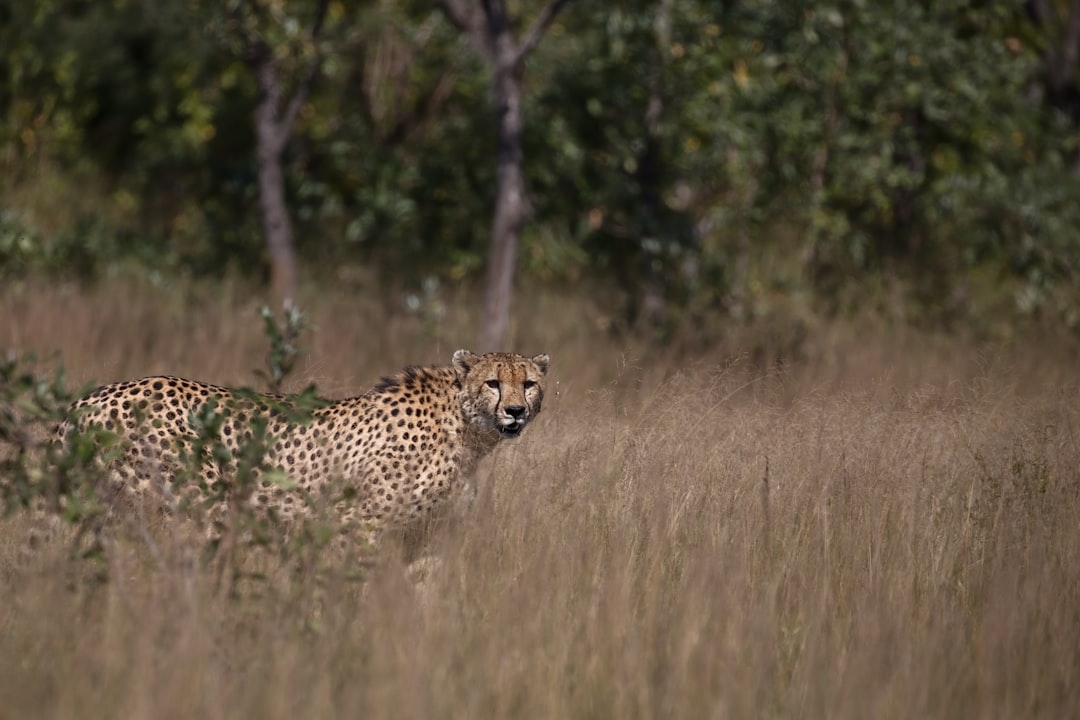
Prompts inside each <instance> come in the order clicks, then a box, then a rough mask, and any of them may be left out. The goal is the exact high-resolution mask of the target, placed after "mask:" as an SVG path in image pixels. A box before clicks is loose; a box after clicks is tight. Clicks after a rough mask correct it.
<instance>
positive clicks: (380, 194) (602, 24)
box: [0, 0, 1080, 329]
mask: <svg viewBox="0 0 1080 720" xmlns="http://www.w3.org/2000/svg"><path fill="white" fill-rule="evenodd" d="M1060 5H1061V3H1058V4H1056V5H1055V4H1053V3H1051V4H1050V6H1053V7H1054V8H1058V9H1060V8H1059V6H1060ZM252 8H255V9H252ZM258 8H263V10H267V8H269V6H266V7H265V8H264V7H263V5H262V4H260V3H252V4H250V5H243V4H238V3H202V2H200V3H195V4H191V3H181V2H177V1H176V0H165V1H164V2H157V3H150V4H147V3H142V2H134V0H116V2H110V3H86V2H60V1H59V0H47V1H46V2H37V3H17V2H13V1H12V0H3V1H2V2H0V23H2V24H0V44H2V47H3V51H2V52H0V71H2V74H3V80H4V83H3V85H2V86H0V99H2V100H3V102H4V106H5V107H6V108H7V112H6V114H5V115H4V116H3V117H2V118H0V137H2V138H3V139H4V140H5V142H6V143H7V145H8V148H9V149H8V150H7V160H8V161H9V162H8V165H9V169H8V170H6V174H5V180H4V182H5V183H7V184H9V185H10V186H11V188H13V189H16V190H19V191H20V192H18V193H16V194H13V195H11V196H10V197H11V198H12V199H8V197H7V196H5V198H4V199H3V201H2V202H3V205H2V206H0V212H2V213H3V214H2V215H0V275H2V276H4V277H16V276H19V275H21V274H24V273H31V272H39V271H47V272H54V273H55V272H63V273H72V272H74V273H78V274H81V275H82V276H83V277H85V278H88V279H89V278H93V277H95V276H97V275H99V274H100V273H101V272H102V270H103V269H107V268H110V267H112V266H113V265H115V264H116V263H121V262H123V263H127V264H135V265H139V266H144V267H150V268H153V269H155V270H158V271H160V270H167V271H173V270H177V269H182V270H186V271H189V272H191V273H193V274H197V275H202V274H213V273H220V272H222V271H225V270H228V269H231V268H233V269H234V268H242V269H243V270H244V271H245V272H247V273H250V274H254V275H256V276H260V275H264V274H265V264H266V261H265V258H264V251H263V246H262V240H261V236H260V231H259V222H258V217H257V212H258V210H257V203H256V201H255V199H256V187H255V183H256V177H257V174H256V159H255V158H254V142H253V130H252V111H253V108H254V103H255V101H256V90H255V88H256V84H255V82H254V80H253V78H252V76H251V72H250V68H249V67H248V65H247V64H245V57H244V51H243V47H242V44H238V43H237V37H238V32H239V30H238V28H241V26H242V28H246V31H250V30H251V28H255V29H256V30H258V31H259V32H260V33H261V37H262V39H263V40H265V41H266V42H267V43H269V44H270V46H271V47H272V48H273V50H274V52H275V57H278V58H279V59H280V62H281V64H282V67H284V68H286V69H289V68H295V67H300V66H302V65H303V63H304V62H305V61H306V58H308V57H310V54H311V48H309V47H307V46H306V45H305V44H304V43H305V40H304V38H305V37H307V36H306V35H305V31H304V30H303V29H304V28H305V27H306V23H308V21H309V20H310V17H309V16H310V13H311V11H312V9H311V7H310V4H303V3H294V2H283V3H275V4H274V5H273V11H272V12H269V11H268V12H262V11H260V10H258ZM1059 14H1060V13H1059ZM1063 42H1066V38H1065V36H1064V35H1063V33H1062V32H1061V31H1060V28H1056V27H1051V26H1050V25H1047V24H1045V23H1040V22H1039V21H1038V20H1037V19H1035V18H1033V17H1031V16H1029V15H1028V14H1026V13H1025V12H1024V9H1023V8H1022V7H1021V6H1020V5H1016V4H1000V3H997V4H995V3H989V4H986V3H977V2H973V0H948V1H947V2H935V3H928V2H915V3H908V2H899V1H890V2H885V3H868V2H863V1H862V0H846V1H843V2H832V3H817V2H815V3H810V2H774V1H768V2H755V3H708V2H699V1H696V0H694V1H691V2H640V1H637V0H635V1H634V2H630V3H622V4H620V5H619V6H618V7H607V6H603V7H601V6H596V5H593V4H590V3H570V4H568V5H567V7H566V9H565V11H564V13H563V14H562V15H560V16H559V18H558V19H557V20H556V23H555V25H554V26H553V27H552V28H551V31H550V32H549V33H548V34H547V36H546V37H545V39H544V41H543V42H542V43H540V45H539V46H538V47H537V49H536V51H535V52H534V53H533V54H532V55H530V57H529V58H528V61H527V62H528V64H529V68H528V73H527V77H528V81H527V86H526V91H527V97H526V108H525V144H526V147H525V153H526V170H527V175H528V180H529V184H530V187H529V189H530V196H531V200H532V203H533V214H532V217H531V220H530V222H529V224H528V225H527V227H526V231H525V235H524V238H523V247H522V258H523V266H524V269H525V270H526V271H527V272H530V273H533V274H534V275H536V276H538V277H540V278H542V279H565V278H571V279H577V278H581V277H588V278H589V279H590V280H591V281H592V282H593V283H594V284H595V286H596V288H597V290H598V291H599V293H598V294H600V296H601V297H602V298H603V299H604V301H605V302H606V303H607V304H608V305H610V306H611V307H612V308H613V309H616V310H617V311H618V312H617V313H615V314H616V316H617V317H620V318H622V321H623V322H622V324H623V325H624V326H633V325H634V324H637V323H640V322H641V321H643V320H644V321H648V322H649V323H653V324H654V325H655V326H657V327H660V328H661V329H664V328H668V329H670V328H671V327H674V326H675V325H677V324H678V323H679V322H681V321H683V320H686V319H690V320H693V321H694V323H695V326H700V325H701V321H702V320H707V319H709V318H716V317H721V318H729V317H734V318H736V319H754V318H759V317H767V316H769V315H770V314H771V313H773V312H775V307H776V306H777V304H778V302H781V301H780V298H783V299H784V300H783V301H782V302H786V303H788V304H791V305H797V306H802V308H803V309H804V310H806V309H814V310H817V311H825V312H835V311H845V310H847V309H849V308H850V306H851V305H853V304H859V303H861V302H863V301H862V298H865V297H867V296H868V295H870V296H877V295H881V290H880V288H882V287H885V288H887V295H888V297H890V298H893V299H892V300H890V301H889V302H891V303H892V305H891V306H890V307H887V308H885V309H886V310H887V311H888V312H889V313H891V314H895V315H899V316H902V317H918V318H921V321H923V322H929V323H933V324H944V325H949V324H952V323H955V322H959V321H969V320H973V319H974V320H979V319H986V318H984V317H983V316H995V317H993V318H990V319H998V320H1000V319H1005V320H1011V319H1015V318H1025V317H1028V316H1031V315H1034V314H1038V313H1044V312H1049V313H1050V314H1051V315H1054V316H1057V317H1059V318H1061V319H1063V320H1064V321H1065V322H1066V323H1067V324H1069V325H1072V326H1080V315H1078V313H1077V311H1076V309H1075V308H1076V307H1077V305H1078V303H1077V296H1076V288H1077V283H1076V272H1077V267H1078V265H1080V242H1078V241H1077V235H1076V233H1075V230H1074V229H1075V228H1076V227H1078V226H1080V209H1078V208H1080V206H1078V204H1077V203H1076V202H1074V199H1075V198H1076V197H1077V196H1078V193H1080V185H1078V182H1080V179H1078V174H1077V169H1076V162H1077V153H1078V150H1080V149H1078V147H1077V142H1076V137H1077V132H1078V125H1077V123H1078V120H1077V114H1076V113H1074V112H1071V111H1070V108H1072V107H1073V106H1072V105H1071V104H1070V100H1069V98H1070V97H1073V96H1074V95H1075V94H1076V89H1075V88H1070V87H1062V86H1060V83H1061V78H1062V77H1074V76H1075V75H1076V74H1077V73H1076V72H1072V73H1071V74H1069V73H1066V74H1064V75H1063V74H1062V73H1061V72H1060V71H1055V72H1053V73H1051V72H1049V71H1048V69H1047V67H1046V65H1047V63H1048V62H1050V60H1048V59H1047V58H1049V57H1050V56H1051V55H1054V53H1056V55H1055V57H1057V56H1060V55H1062V53H1060V52H1058V51H1059V50H1060V47H1059V46H1060V44H1061V43H1063ZM322 43H323V55H322V63H321V67H320V72H319V76H318V81H317V82H316V84H315V87H314V88H313V91H312V94H311V95H310V98H309V101H308V103H307V105H306V107H305V109H304V110H303V112H301V114H300V117H299V121H298V124H297V127H296V130H295V132H294V134H293V137H292V140H291V142H290V144H289V147H288V150H287V152H286V166H287V171H288V172H287V177H286V185H287V192H288V202H289V205H290V210H291V213H292V217H293V221H294V222H295V223H296V233H295V234H296V238H297V249H298V252H299V255H300V258H301V261H302V263H303V265H304V267H305V268H306V269H308V270H310V271H311V272H313V273H318V274H319V277H324V276H327V274H328V273H331V272H332V271H334V270H337V269H343V268H346V269H347V268H348V266H350V265H373V266H376V267H378V268H379V270H380V272H379V273H378V274H377V277H378V279H379V280H380V281H382V282H386V283H389V284H398V285H400V284H410V285H411V284H417V283H419V282H420V281H421V279H422V278H425V277H429V276H434V277H438V276H449V277H452V278H463V277H477V276H478V275H479V273H478V271H479V270H480V269H481V268H482V266H483V264H484V262H485V254H486V249H487V245H488V242H487V237H488V234H489V232H490V220H489V218H490V214H491V212H490V211H491V204H492V202H493V198H494V195H495V176H494V157H495V139H494V125H493V122H492V119H491V118H492V114H493V113H492V109H491V108H490V103H491V98H490V96H489V93H488V91H487V87H488V85H489V83H488V78H487V77H486V76H485V73H486V72H487V71H486V70H485V66H484V64H483V63H482V62H479V61H478V60H477V58H476V57H475V53H472V52H469V51H468V49H467V48H465V47H464V46H463V45H464V44H465V43H466V40H465V38H464V37H463V36H462V35H461V33H460V32H459V31H458V30H457V29H456V28H454V27H453V26H452V25H451V24H450V23H449V22H448V21H447V19H446V18H445V17H444V15H443V14H442V13H441V12H439V11H438V10H437V9H433V8H432V7H431V6H429V5H426V4H422V3H397V4H385V3H384V4H377V5H368V4H361V5H360V6H355V5H354V4H350V3H338V2H332V3H331V4H330V6H329V11H328V13H327V19H326V24H325V28H324V32H323V36H322ZM1051 51H1053V52H1051ZM1074 84H1075V83H1074ZM286 90H288V88H286ZM286 94H288V93H286ZM69 174H72V176H73V177H74V178H75V179H73V180H71V181H70V183H71V186H70V187H68V186H67V185H65V183H64V182H60V183H59V186H60V187H59V188H57V187H56V185H57V184H58V183H57V182H56V181H55V178H57V177H60V178H66V177H67V176H68V175H69ZM57 190H58V191H59V192H61V193H66V194H68V195H72V196H79V197H84V196H86V195H87V194H89V196H90V199H89V201H88V202H86V204H80V203H74V202H73V203H69V204H70V205H71V208H70V210H67V209H66V210H65V211H64V212H61V213H55V212H50V209H51V208H53V207H55V206H56V205H58V204H60V205H62V204H63V202H62V201H59V202H57V201H55V200H54V201H52V202H46V198H51V196H52V194H53V193H54V191H57ZM331 277H333V276H332V275H331ZM852 298H860V300H859V301H858V302H855V301H853V300H852ZM897 303H899V304H898V305H897Z"/></svg>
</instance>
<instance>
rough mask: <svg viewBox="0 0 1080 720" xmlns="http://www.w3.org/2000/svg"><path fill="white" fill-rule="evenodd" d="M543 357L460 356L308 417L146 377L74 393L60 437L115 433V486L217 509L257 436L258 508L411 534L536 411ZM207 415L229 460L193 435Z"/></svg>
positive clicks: (213, 389)
mask: <svg viewBox="0 0 1080 720" xmlns="http://www.w3.org/2000/svg"><path fill="white" fill-rule="evenodd" d="M548 364H549V358H548V356H547V355H546V354H540V355H535V356H533V357H525V356H522V355H518V354H515V353H486V354H481V355H477V354H474V353H472V352H470V351H468V350H458V351H457V352H455V353H454V355H453V358H452V362H451V363H450V365H446V366H432V367H418V366H410V367H407V368H406V369H404V370H403V371H401V372H399V373H397V374H395V375H390V376H387V377H384V378H383V379H382V380H380V381H379V382H378V383H377V384H376V385H375V386H374V387H373V388H371V389H370V390H368V391H366V392H364V393H363V394H361V395H359V396H356V397H352V398H349V399H345V400H340V401H337V402H324V403H322V404H321V406H316V407H315V408H314V409H312V410H309V411H307V412H304V413H300V412H297V407H296V406H297V404H298V401H297V400H296V398H294V397H288V396H282V395H262V394H256V393H252V392H250V391H238V390H230V389H228V388H224V387H219V386H216V385H209V384H205V383H201V382H195V381H192V380H185V379H182V378H178V377H168V376H160V377H148V378H144V379H142V380H135V381H129V382H119V383H114V384H111V385H105V386H103V387H101V388H99V389H97V390H95V391H94V392H92V393H91V394H89V395H87V396H86V397H84V398H83V399H81V400H79V401H77V402H76V403H75V404H74V405H73V406H72V411H71V414H70V416H69V420H68V421H67V422H66V423H65V426H64V427H62V428H61V430H60V435H61V437H62V438H64V437H70V435H71V434H72V433H77V432H85V431H87V430H89V429H95V430H97V431H105V432H106V433H110V434H112V435H115V436H116V437H117V438H118V441H119V444H118V446H117V447H118V451H117V452H116V453H114V454H113V457H112V459H111V460H109V463H108V473H107V478H108V479H107V480H106V482H105V483H104V484H105V486H106V487H107V488H108V490H109V492H111V493H112V494H113V495H114V496H115V497H128V498H139V499H145V498H147V497H152V498H154V499H155V500H156V501H158V502H162V503H163V505H164V506H165V508H166V510H168V509H169V508H176V507H178V506H180V505H181V504H182V502H184V501H189V502H190V501H192V500H196V501H198V500H207V498H210V500H209V501H208V502H207V504H208V505H211V506H215V505H216V506H217V507H218V508H220V507H221V506H222V505H223V504H225V503H227V502H228V501H229V500H230V492H234V491H235V488H234V487H233V485H232V483H233V481H234V479H235V477H236V475H237V473H238V471H239V469H240V468H241V467H242V462H243V460H242V458H243V450H244V447H245V445H247V444H250V443H252V442H253V441H254V442H261V443H263V446H262V447H263V449H264V450H265V455H264V457H263V460H262V462H261V463H257V464H256V466H254V467H249V468H247V472H248V473H249V475H248V477H253V480H252V481H251V482H249V483H248V485H247V487H248V495H247V496H246V498H244V499H243V502H246V503H249V504H250V506H251V509H252V510H254V511H255V512H261V513H266V514H272V515H273V516H274V517H276V518H278V519H280V520H281V521H284V523H286V524H288V523H292V522H294V521H296V520H297V519H300V518H304V517H309V516H310V514H311V513H312V509H313V508H314V507H316V506H317V505H318V502H314V501H313V499H315V500H320V501H321V502H322V506H323V507H324V508H330V509H332V511H333V513H334V515H336V516H337V517H338V518H339V519H340V520H341V523H342V527H349V526H351V527H357V526H359V527H364V528H367V529H368V531H369V532H377V531H380V530H382V529H385V528H388V527H398V528H402V529H404V530H408V529H409V528H411V527H415V526H417V525H419V524H422V523H424V522H425V521H428V520H431V519H434V518H435V517H436V516H438V515H439V514H440V513H441V512H443V511H444V510H445V506H447V504H448V500H449V499H451V498H452V497H453V496H454V495H455V494H456V493H460V492H462V491H463V489H466V488H469V487H471V485H470V483H471V476H472V474H473V473H474V471H475V469H476V467H477V464H478V463H479V462H480V460H481V459H483V458H484V457H485V456H486V455H488V454H489V453H490V452H491V451H492V450H493V449H494V448H495V446H496V445H498V444H499V443H500V442H501V441H503V440H506V439H510V438H516V437H518V436H519V435H521V433H522V431H523V430H524V429H525V426H526V425H528V424H529V423H530V422H531V421H532V420H533V419H535V417H536V415H537V413H539V412H540V405H541V402H542V401H543V398H544V378H545V376H546V375H547V371H548ZM207 418H209V419H210V420H216V422H217V425H215V426H213V427H214V428H215V432H216V434H217V436H218V438H219V439H220V443H218V445H219V446H223V447H224V448H225V449H226V450H227V451H228V452H227V453H226V454H225V457H224V460H222V459H221V457H220V456H219V457H218V458H217V459H216V460H215V459H214V458H213V457H211V455H212V453H211V451H210V450H209V449H207V448H206V447H202V448H200V447H199V445H198V443H197V438H198V437H199V432H203V433H205V428H206V427H207V425H206V422H207ZM200 423H202V424H201V425H200ZM200 428H201V429H200ZM199 453H201V454H202V458H201V461H200V462H195V463H194V464H193V463H192V462H191V461H190V459H191V458H192V456H193V455H194V454H199ZM238 458H239V459H238ZM193 465H194V467H195V468H196V469H195V470H192V469H191V468H192V467H193ZM185 468H187V469H186V470H185ZM215 493H217V494H216V495H215ZM214 499H216V500H217V502H214ZM233 499H235V498H233ZM188 507H190V505H188ZM215 517H216V518H218V521H219V522H220V518H221V517H223V516H222V515H221V514H220V512H219V513H218V514H217V515H214V514H213V511H211V513H210V514H209V515H208V518H207V519H208V520H209V521H211V522H213V521H214V518H215ZM208 524H209V523H208ZM287 526H288V525H286V527H287ZM366 537H369V538H377V534H374V535H368V536H366Z"/></svg>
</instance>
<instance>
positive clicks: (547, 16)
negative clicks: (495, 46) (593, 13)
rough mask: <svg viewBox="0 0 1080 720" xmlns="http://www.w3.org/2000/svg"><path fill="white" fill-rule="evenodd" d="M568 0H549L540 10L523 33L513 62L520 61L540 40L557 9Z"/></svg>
mask: <svg viewBox="0 0 1080 720" xmlns="http://www.w3.org/2000/svg"><path fill="white" fill-rule="evenodd" d="M568 2H570V0H551V2H549V3H548V4H547V6H546V7H545V8H544V9H543V11H541V13H540V14H539V15H538V16H537V17H536V19H535V20H534V21H533V24H532V27H530V28H529V31H528V32H527V33H525V37H524V38H523V39H522V41H521V43H520V44H519V45H518V49H517V58H515V63H520V62H522V61H523V60H524V59H525V58H526V57H527V56H528V55H529V53H531V52H532V51H533V49H534V48H536V46H537V44H538V43H539V42H540V38H542V37H543V36H544V33H545V32H547V29H548V28H549V27H551V23H552V22H554V21H555V16H556V15H558V14H559V11H560V10H562V9H563V6H565V5H566V4H567V3H568Z"/></svg>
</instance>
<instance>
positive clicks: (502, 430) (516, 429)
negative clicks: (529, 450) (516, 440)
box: [499, 420, 525, 438]
mask: <svg viewBox="0 0 1080 720" xmlns="http://www.w3.org/2000/svg"><path fill="white" fill-rule="evenodd" d="M524 427H525V423H523V422H518V421H516V420H515V421H514V422H511V423H507V424H506V425H500V426H499V434H500V435H502V436H503V437H504V438H511V437H517V436H518V435H520V434H521V430H522V428H524Z"/></svg>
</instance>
